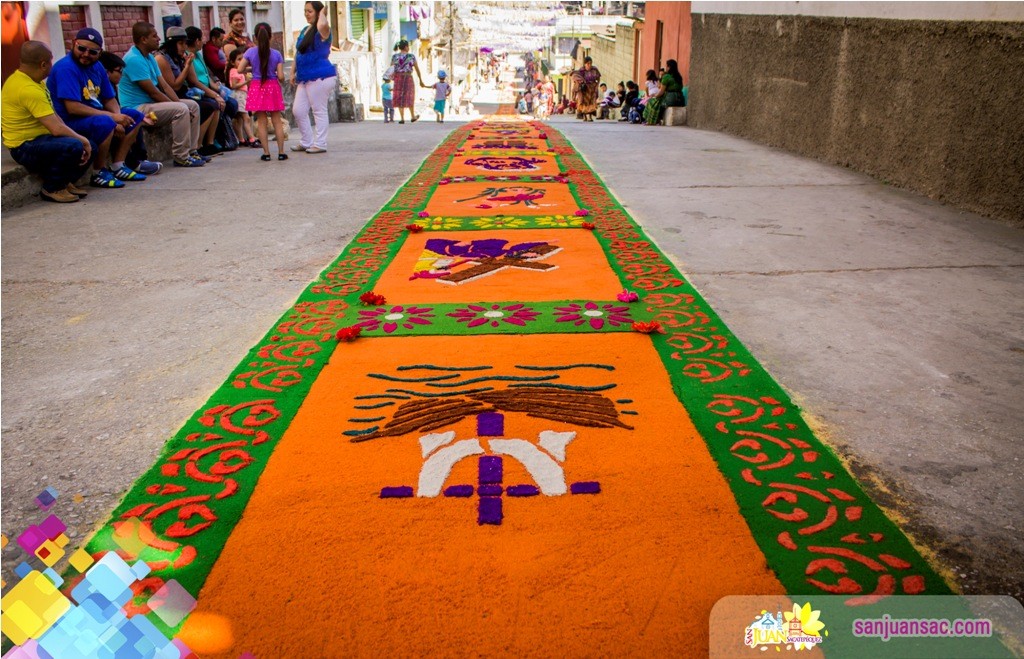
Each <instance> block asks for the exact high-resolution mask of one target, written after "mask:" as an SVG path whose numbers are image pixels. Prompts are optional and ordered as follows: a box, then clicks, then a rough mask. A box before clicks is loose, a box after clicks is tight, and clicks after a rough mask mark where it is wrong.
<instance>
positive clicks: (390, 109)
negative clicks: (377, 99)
mask: <svg viewBox="0 0 1024 659" xmlns="http://www.w3.org/2000/svg"><path fill="white" fill-rule="evenodd" d="M383 103H384V121H385V122H389V123H390V122H392V121H394V120H395V104H394V102H393V101H392V100H391V99H390V98H385V99H384V101H383Z"/></svg>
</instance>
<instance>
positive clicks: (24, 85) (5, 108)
mask: <svg viewBox="0 0 1024 659" xmlns="http://www.w3.org/2000/svg"><path fill="white" fill-rule="evenodd" d="M51 114H53V103H52V102H51V101H50V93H49V92H48V91H46V85H44V84H43V83H41V82H36V81H35V80H33V79H32V78H30V77H28V75H26V74H25V73H24V72H22V71H15V72H14V73H12V74H11V77H10V78H8V79H7V82H5V83H4V86H3V89H0V131H2V133H3V141H4V146H6V147H7V148H8V149H13V148H15V147H18V146H21V145H22V144H24V143H25V142H28V141H29V140H34V139H35V138H37V137H39V136H40V135H49V134H50V131H48V130H47V129H46V126H44V125H43V124H42V123H40V122H39V118H40V117H46V116H49V115H51Z"/></svg>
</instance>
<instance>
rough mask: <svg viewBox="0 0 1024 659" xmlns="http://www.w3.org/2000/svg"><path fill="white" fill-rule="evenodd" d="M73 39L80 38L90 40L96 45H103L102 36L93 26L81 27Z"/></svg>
mask: <svg viewBox="0 0 1024 659" xmlns="http://www.w3.org/2000/svg"><path fill="white" fill-rule="evenodd" d="M75 39H81V40H82V41H91V42H93V43H94V44H96V45H97V46H100V47H102V46H103V36H102V35H101V34H100V33H99V32H98V31H97V30H95V29H94V28H91V27H83V28H82V29H81V30H79V31H78V34H76V35H75Z"/></svg>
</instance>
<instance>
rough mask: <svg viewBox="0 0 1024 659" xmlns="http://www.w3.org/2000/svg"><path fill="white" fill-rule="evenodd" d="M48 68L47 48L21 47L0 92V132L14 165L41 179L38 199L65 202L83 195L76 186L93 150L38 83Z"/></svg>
mask: <svg viewBox="0 0 1024 659" xmlns="http://www.w3.org/2000/svg"><path fill="white" fill-rule="evenodd" d="M52 65H53V53H51V52H50V49H49V48H47V47H46V44H44V43H42V42H41V41H26V42H25V43H23V44H22V45H21V66H19V67H18V70H17V71H15V72H14V73H12V74H11V77H10V78H8V79H7V82H5V83H4V86H3V89H0V132H2V134H3V143H4V146H6V147H7V148H8V149H10V150H11V156H12V157H13V158H14V160H15V162H17V163H18V164H19V165H21V166H22V167H24V168H25V169H27V170H28V171H30V172H32V173H33V174H38V175H39V176H41V177H42V179H43V189H42V190H40V191H39V196H40V197H41V198H42V199H46V200H48V201H55V202H57V203H62V204H67V203H71V202H74V201H78V199H79V198H80V197H84V196H85V195H86V194H87V193H86V191H85V190H82V189H80V188H78V187H76V186H75V184H74V183H75V181H77V180H78V179H80V178H81V177H82V175H83V174H84V173H85V171H86V169H88V167H89V162H90V161H91V160H92V146H91V145H90V144H89V140H88V139H87V138H85V137H82V136H81V135H79V134H78V133H76V132H75V131H73V130H71V129H70V128H68V127H67V125H66V124H65V123H64V122H63V121H62V120H61V118H60V117H58V116H57V114H56V113H55V112H54V109H53V103H52V102H51V101H50V95H49V93H48V92H47V91H46V86H45V85H43V84H42V82H43V80H44V79H45V78H46V76H48V75H49V74H50V68H51V67H52Z"/></svg>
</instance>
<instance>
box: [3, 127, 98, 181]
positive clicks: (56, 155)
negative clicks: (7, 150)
mask: <svg viewBox="0 0 1024 659" xmlns="http://www.w3.org/2000/svg"><path fill="white" fill-rule="evenodd" d="M83 151H85V147H83V146H82V143H81V142H79V141H78V140H76V139H75V138H73V137H56V136H54V135H42V136H40V137H37V138H35V139H34V140H29V141H28V142H25V143H24V144H22V145H21V146H16V147H14V148H13V149H11V157H13V158H14V162H16V163H18V164H19V165H21V166H22V167H24V168H25V169H27V170H28V171H30V172H32V173H33V174H38V175H39V176H41V177H42V178H43V190H46V191H47V192H57V191H59V190H63V189H64V188H66V187H68V183H74V182H75V181H77V180H78V179H80V178H82V175H83V174H85V172H86V170H87V169H88V168H89V163H91V162H92V157H91V156H90V157H89V161H88V162H85V163H82V152H83Z"/></svg>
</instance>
